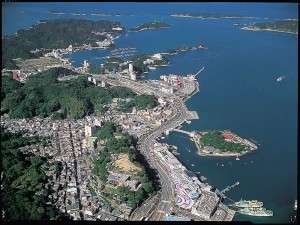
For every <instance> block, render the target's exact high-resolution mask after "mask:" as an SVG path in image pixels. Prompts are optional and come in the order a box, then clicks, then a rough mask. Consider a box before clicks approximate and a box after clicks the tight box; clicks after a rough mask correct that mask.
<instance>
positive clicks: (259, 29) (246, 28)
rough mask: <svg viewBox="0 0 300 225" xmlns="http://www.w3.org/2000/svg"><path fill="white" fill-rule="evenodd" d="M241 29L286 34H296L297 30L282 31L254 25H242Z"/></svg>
mask: <svg viewBox="0 0 300 225" xmlns="http://www.w3.org/2000/svg"><path fill="white" fill-rule="evenodd" d="M240 29H241V30H248V31H270V32H279V33H287V34H294V35H297V36H298V32H290V31H282V30H274V29H268V28H265V29H262V28H255V27H247V26H246V27H242V28H240Z"/></svg>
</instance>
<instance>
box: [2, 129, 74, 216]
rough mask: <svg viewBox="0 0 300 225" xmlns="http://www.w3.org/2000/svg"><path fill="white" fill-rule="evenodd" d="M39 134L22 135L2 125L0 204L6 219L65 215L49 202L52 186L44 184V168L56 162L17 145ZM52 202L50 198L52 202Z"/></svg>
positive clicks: (33, 138) (27, 142) (28, 143)
mask: <svg viewBox="0 0 300 225" xmlns="http://www.w3.org/2000/svg"><path fill="white" fill-rule="evenodd" d="M39 140H40V139H39V138H38V137H31V138H27V137H23V136H22V134H21V133H17V134H12V133H8V132H5V131H4V130H3V129H2V128H1V155H2V173H1V175H2V176H1V184H2V185H3V186H2V188H1V190H2V191H1V206H2V209H3V210H4V218H3V219H5V220H49V219H67V218H68V217H66V215H64V214H62V213H61V212H59V211H58V210H57V209H56V208H55V207H54V206H53V205H51V204H47V202H51V201H52V200H51V199H49V197H48V196H49V195H51V194H52V192H51V190H50V189H49V188H48V186H47V185H46V184H47V182H48V176H47V175H46V173H45V171H46V170H48V169H50V168H52V167H53V166H54V167H55V168H54V169H55V170H56V172H57V173H59V171H60V170H59V168H57V166H58V164H57V165H49V164H48V163H47V159H46V158H45V157H40V156H35V155H33V154H31V153H23V152H21V151H20V149H19V148H20V147H23V146H26V145H31V144H36V143H37V142H39ZM51 203H52V202H51Z"/></svg>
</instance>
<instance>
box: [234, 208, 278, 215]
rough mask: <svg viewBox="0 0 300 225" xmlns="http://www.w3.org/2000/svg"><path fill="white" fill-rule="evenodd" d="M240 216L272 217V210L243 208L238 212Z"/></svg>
mask: <svg viewBox="0 0 300 225" xmlns="http://www.w3.org/2000/svg"><path fill="white" fill-rule="evenodd" d="M238 212H239V213H241V214H244V215H248V216H273V212H272V210H268V209H265V208H262V207H261V208H243V209H240V210H239V211H238Z"/></svg>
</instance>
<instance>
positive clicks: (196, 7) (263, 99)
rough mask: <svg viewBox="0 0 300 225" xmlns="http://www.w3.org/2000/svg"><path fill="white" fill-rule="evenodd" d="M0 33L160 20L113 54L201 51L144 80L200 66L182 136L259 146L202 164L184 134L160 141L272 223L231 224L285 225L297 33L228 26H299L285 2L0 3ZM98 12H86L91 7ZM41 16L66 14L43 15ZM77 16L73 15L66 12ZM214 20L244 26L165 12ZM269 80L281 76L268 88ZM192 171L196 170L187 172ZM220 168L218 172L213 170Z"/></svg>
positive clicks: (292, 182) (125, 39) (88, 55)
mask: <svg viewBox="0 0 300 225" xmlns="http://www.w3.org/2000/svg"><path fill="white" fill-rule="evenodd" d="M2 6H3V7H2V27H3V31H2V36H3V35H9V34H13V33H15V32H16V31H17V30H19V29H22V28H28V27H30V26H32V25H33V24H36V23H37V22H38V21H39V20H41V19H55V18H66V17H68V18H70V17H71V18H84V19H91V20H103V19H105V20H114V21H119V22H121V24H122V25H123V26H125V27H126V28H127V29H128V28H131V27H134V26H137V25H139V24H141V23H144V22H152V21H161V22H166V23H168V24H170V25H171V28H169V29H163V30H153V31H145V32H138V33H127V34H124V35H122V36H121V37H120V38H119V39H117V40H116V47H117V48H124V47H134V48H136V50H137V53H138V54H139V53H156V52H163V51H165V50H168V49H172V48H177V47H180V46H183V45H186V46H195V45H197V44H203V45H205V46H207V47H208V49H207V50H200V51H192V52H188V53H184V54H179V55H176V56H174V57H171V58H170V65H169V66H168V67H164V68H161V69H157V70H155V71H152V72H150V73H149V74H147V76H146V78H145V79H157V78H158V77H159V76H160V75H162V74H168V73H176V74H187V73H193V72H196V71H197V70H199V69H200V68H201V67H202V66H205V70H204V71H203V72H202V73H201V74H200V75H199V76H198V78H197V79H198V81H199V84H200V92H198V93H197V94H196V95H195V96H193V97H192V98H191V99H189V100H188V102H187V106H188V108H189V109H190V110H195V111H197V112H198V114H199V117H200V119H199V120H194V121H192V123H191V124H185V125H183V128H182V129H184V130H189V131H192V130H206V129H230V130H232V131H233V132H236V133H237V134H239V135H240V136H242V137H245V138H251V139H254V140H256V141H257V142H258V143H259V148H258V150H257V151H255V152H253V153H251V154H248V155H245V156H243V157H241V160H239V161H236V160H235V159H234V158H210V157H201V156H199V155H198V154H197V149H196V147H195V146H194V144H193V143H192V142H191V141H190V140H189V138H188V137H187V136H185V135H184V134H179V133H174V132H173V133H171V134H170V135H169V136H168V137H167V138H166V139H165V140H164V141H165V142H167V143H169V144H174V145H177V146H178V151H179V152H180V153H181V154H180V155H179V156H178V157H179V159H180V160H181V161H182V162H183V163H184V164H185V165H186V166H187V168H188V169H190V170H192V171H195V172H200V173H201V175H203V176H205V177H207V178H208V182H209V183H210V184H212V185H214V186H216V187H217V188H218V189H220V190H221V189H223V188H225V187H226V186H227V185H231V184H233V183H234V182H236V181H239V182H240V185H239V186H237V187H235V188H234V189H232V190H230V191H229V192H227V193H226V195H227V196H228V197H229V198H231V199H233V200H236V201H238V200H240V199H241V198H243V199H246V200H252V199H257V200H259V201H263V202H264V205H265V207H266V208H267V209H271V210H273V212H274V216H273V217H250V216H244V215H238V214H236V216H235V218H234V220H238V221H252V222H256V223H282V222H288V219H289V214H290V213H291V212H292V209H293V204H294V200H295V199H297V100H298V99H297V89H298V74H297V71H298V63H297V62H298V57H297V56H298V55H297V53H298V36H296V35H292V34H286V33H277V32H251V31H245V30H240V29H239V28H238V27H236V26H234V25H233V24H234V23H254V22H261V21H266V22H267V21H275V20H278V19H290V18H296V19H298V5H297V4H292V3H287V4H283V3H10V4H4V5H3V4H2ZM95 9H97V10H101V11H103V12H105V13H106V14H107V15H103V16H95V15H90V13H91V12H92V11H93V10H95ZM49 10H59V11H64V12H66V14H51V13H49ZM74 11H80V12H83V13H84V14H86V15H81V16H76V15H71V14H70V12H74ZM191 12H194V13H195V12H196V13H197V12H199V13H213V14H218V15H224V16H241V17H255V18H252V19H245V18H241V19H215V20H210V19H204V20H201V19H191V18H176V17H171V16H170V14H174V13H191ZM109 53H110V51H109V50H91V51H88V50H87V51H83V52H76V53H74V54H72V55H70V56H69V57H70V59H71V60H72V61H73V63H74V65H76V66H79V65H81V64H82V62H83V60H85V59H87V60H89V61H91V62H92V63H94V64H97V63H102V61H101V60H100V59H99V57H102V56H106V55H108V54H109ZM278 76H285V77H286V79H284V80H283V81H282V82H276V78H277V77H278ZM192 164H194V165H195V166H192ZM221 164H223V166H221Z"/></svg>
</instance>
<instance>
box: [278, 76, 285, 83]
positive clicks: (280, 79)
mask: <svg viewBox="0 0 300 225" xmlns="http://www.w3.org/2000/svg"><path fill="white" fill-rule="evenodd" d="M283 79H285V76H280V77H277V78H276V81H277V82H281V81H282V80H283Z"/></svg>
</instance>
